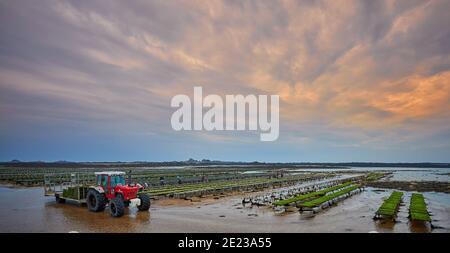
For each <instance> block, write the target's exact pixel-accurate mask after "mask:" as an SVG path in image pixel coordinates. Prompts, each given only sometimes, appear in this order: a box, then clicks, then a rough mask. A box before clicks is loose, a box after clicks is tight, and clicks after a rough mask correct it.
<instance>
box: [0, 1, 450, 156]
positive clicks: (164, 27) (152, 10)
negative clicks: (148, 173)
mask: <svg viewBox="0 0 450 253" xmlns="http://www.w3.org/2000/svg"><path fill="white" fill-rule="evenodd" d="M449 10H450V1H447V0H430V1H426V0H403V1H393V0H385V1H383V0H379V1H369V0H360V1H353V0H337V1H272V0H259V1H256V0H255V1H237V0H236V1H234V0H230V1H214V0H212V1H203V0H201V1H195V0H191V1H172V0H171V1H167V0H161V1H153V0H151V1H147V0H145V1H144V0H141V1H140V0H131V1H106V0H105V1H102V0H95V1H67V0H62V1H56V0H55V1H53V0H41V1H32V0H0V34H1V36H0V161H8V160H12V159H19V160H23V161H35V160H44V161H57V160H68V161H172V160H187V159H189V158H194V159H211V160H226V161H266V162H349V161H361V162H363V161H373V162H377V161H379V162H450V15H448V13H449ZM194 86H201V87H202V88H203V93H204V94H205V95H207V94H218V95H220V96H225V95H227V94H243V95H249V94H255V95H258V94H267V95H274V94H275V95H279V96H280V116H279V117H280V133H279V138H278V140H277V141H273V142H261V141H260V139H259V134H260V133H259V132H257V131H256V132H255V131H174V130H173V129H172V127H171V125H170V118H171V115H172V113H173V112H174V111H175V109H174V108H172V107H171V106H170V102H171V99H172V97H173V96H175V95H177V94H186V95H189V96H190V97H192V96H193V87H194Z"/></svg>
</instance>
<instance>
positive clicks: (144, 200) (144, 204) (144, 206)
mask: <svg viewBox="0 0 450 253" xmlns="http://www.w3.org/2000/svg"><path fill="white" fill-rule="evenodd" d="M138 198H139V199H140V200H141V204H140V205H138V206H137V208H138V210H139V211H148V209H150V196H148V195H147V194H145V193H140V194H139V195H138Z"/></svg>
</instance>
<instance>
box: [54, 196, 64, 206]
mask: <svg viewBox="0 0 450 253" xmlns="http://www.w3.org/2000/svg"><path fill="white" fill-rule="evenodd" d="M55 199H56V203H60V204H63V203H66V200H65V199H62V198H61V197H60V196H59V195H55Z"/></svg>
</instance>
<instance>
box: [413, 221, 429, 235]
mask: <svg viewBox="0 0 450 253" xmlns="http://www.w3.org/2000/svg"><path fill="white" fill-rule="evenodd" d="M408 224H409V229H410V230H411V232H413V233H429V232H431V225H430V223H428V222H416V221H412V222H408Z"/></svg>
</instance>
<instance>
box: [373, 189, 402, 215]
mask: <svg viewBox="0 0 450 253" xmlns="http://www.w3.org/2000/svg"><path fill="white" fill-rule="evenodd" d="M402 197H403V192H398V191H394V192H392V193H391V195H390V196H389V198H387V199H386V200H384V201H383V204H381V206H380V208H378V210H377V211H376V215H378V216H383V217H385V218H394V216H395V215H396V213H397V211H398V208H399V206H400V202H401V201H402Z"/></svg>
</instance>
